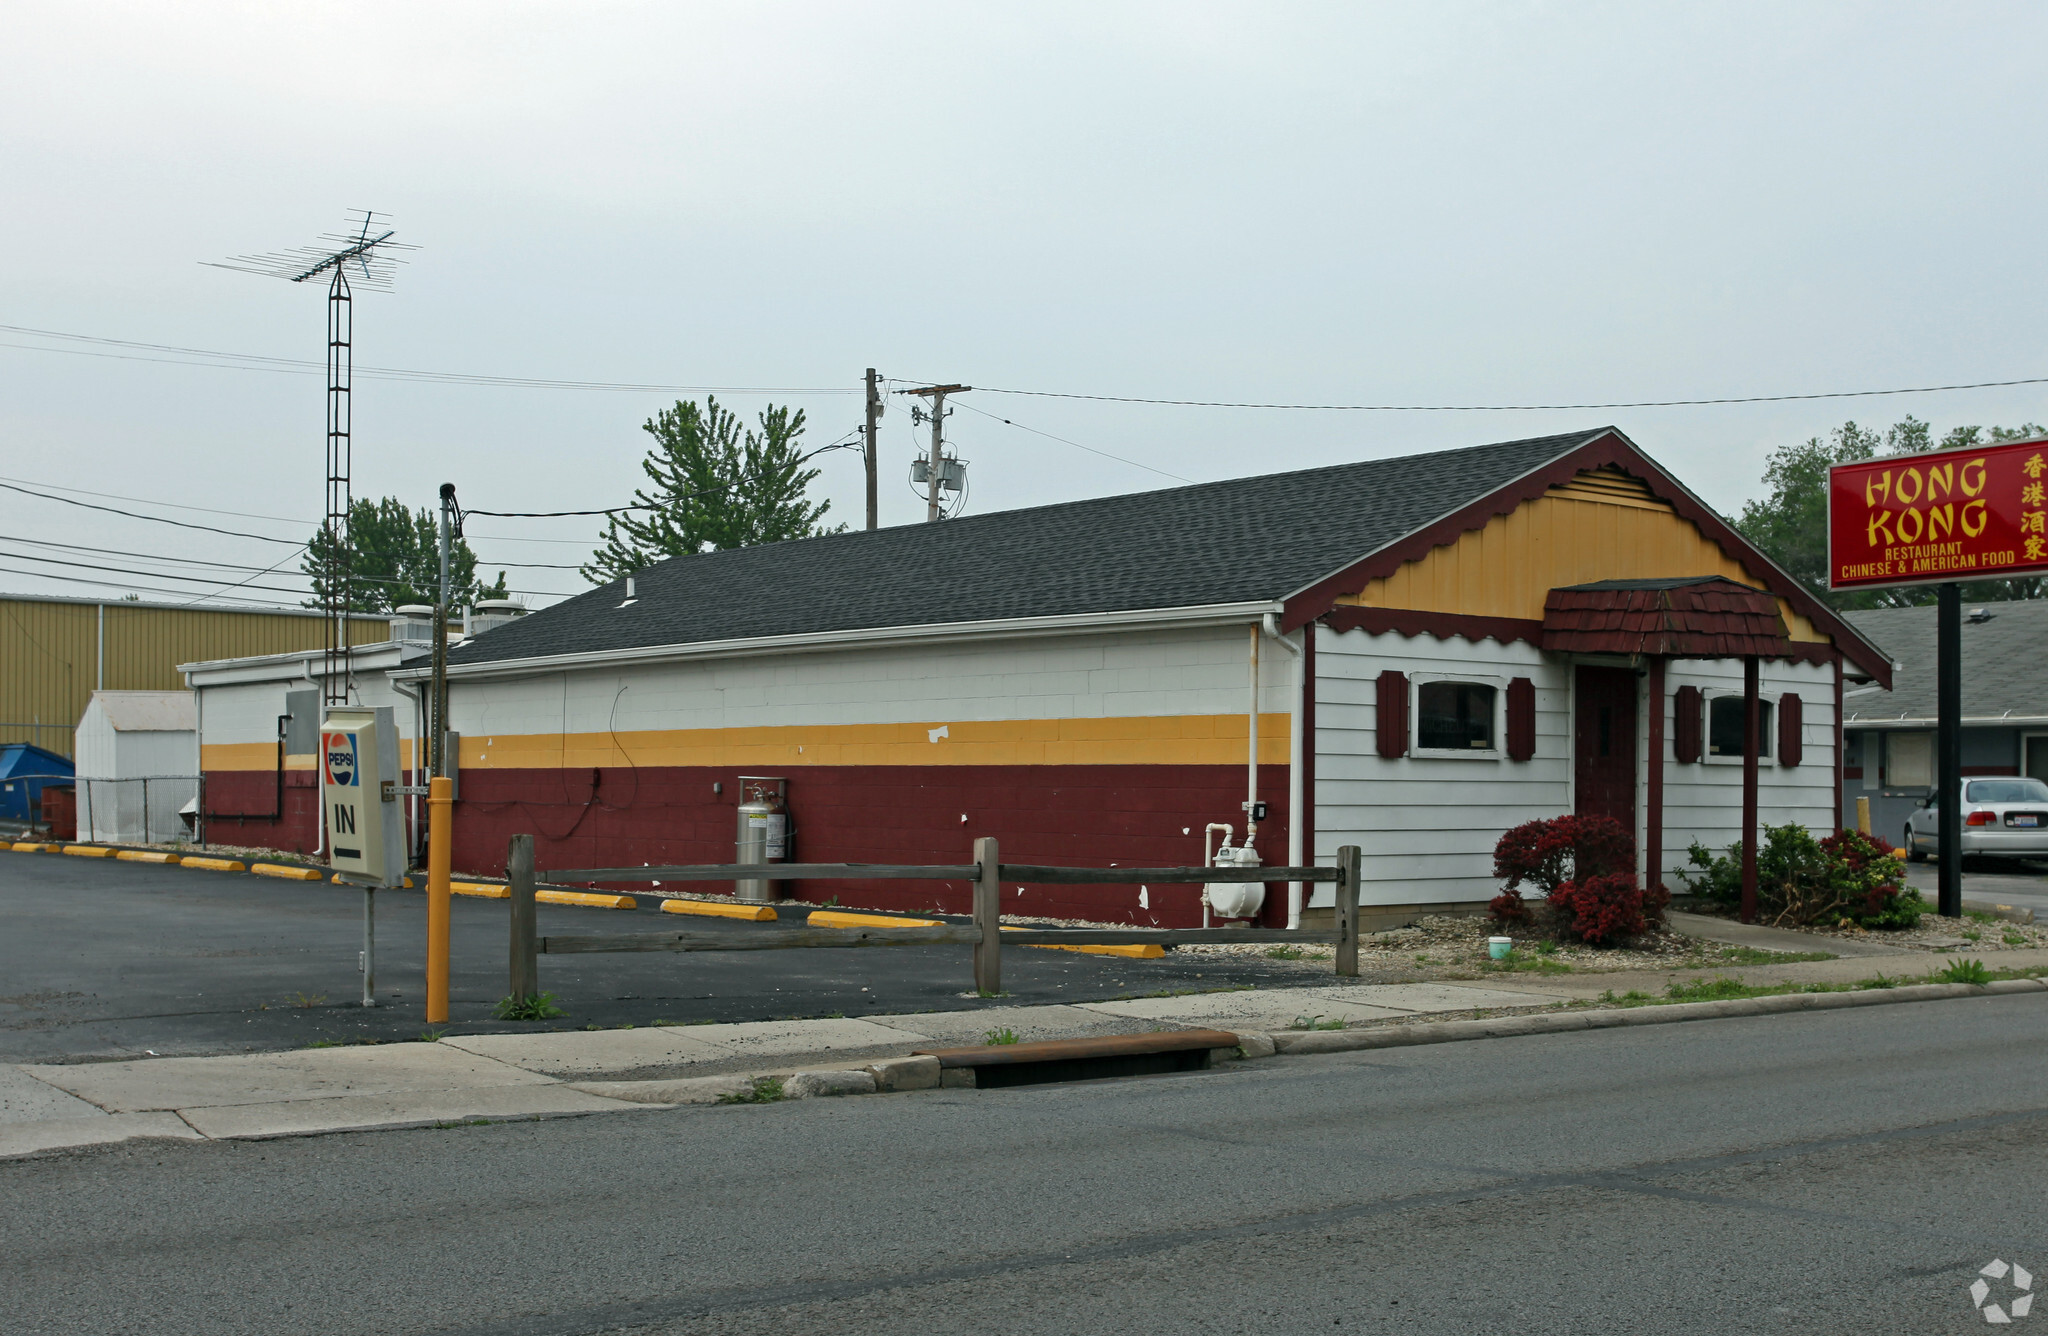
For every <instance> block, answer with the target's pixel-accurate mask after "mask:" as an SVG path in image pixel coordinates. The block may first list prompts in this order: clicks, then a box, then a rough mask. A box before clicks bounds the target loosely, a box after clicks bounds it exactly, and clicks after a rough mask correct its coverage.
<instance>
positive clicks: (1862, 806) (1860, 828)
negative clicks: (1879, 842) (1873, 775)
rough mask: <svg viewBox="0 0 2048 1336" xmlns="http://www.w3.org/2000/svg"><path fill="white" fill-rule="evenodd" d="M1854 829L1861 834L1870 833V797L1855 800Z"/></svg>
mask: <svg viewBox="0 0 2048 1336" xmlns="http://www.w3.org/2000/svg"><path fill="white" fill-rule="evenodd" d="M1856 831H1857V833H1858V834H1861V835H1868V834H1869V833H1870V799H1868V798H1858V799H1857V800H1856Z"/></svg>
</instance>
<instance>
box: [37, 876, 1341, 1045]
mask: <svg viewBox="0 0 2048 1336" xmlns="http://www.w3.org/2000/svg"><path fill="white" fill-rule="evenodd" d="M805 912H807V909H797V910H795V911H794V912H792V911H791V910H790V909H785V910H784V914H783V919H784V922H785V923H789V922H792V921H794V920H795V919H797V918H798V917H799V916H800V915H801V914H803V913H805ZM0 913H4V915H5V919H4V921H5V923H6V925H7V930H6V932H5V933H0V1062H29V1061H50V1060H54V1059H63V1058H91V1057H134V1056H138V1055H142V1054H146V1053H150V1052H155V1053H158V1054H172V1053H217V1052H240V1051H244V1050H250V1049H278V1048H298V1047H303V1046H305V1045H307V1044H311V1043H316V1042H319V1041H323V1040H326V1041H338V1042H354V1041H359V1040H378V1039H383V1040H389V1039H413V1038H416V1037H418V1035H419V1034H420V1032H421V1031H422V1030H424V1029H425V1028H426V1018H425V1010H424V997H423V989H424V971H425V938H426V897H425V895H424V894H423V893H422V892H419V891H381V892H379V893H378V894H377V979H378V988H377V1001H378V1005H377V1006H376V1007H375V1008H373V1009H365V1008H364V1007H362V1006H361V1004H360V996H361V987H362V985H361V976H360V975H359V974H358V973H357V964H356V961H357V953H358V951H359V950H360V948H361V945H362V893H361V892H360V891H359V890H356V889H355V888H353V887H344V886H335V885H331V884H329V883H327V882H289V881H275V880H270V879H268V878H261V877H254V876H248V875H240V874H234V873H221V872H207V871H200V870H196V869H186V868H179V867H160V866H155V865H150V864H139V863H116V862H112V861H108V860H102V859H85V858H72V857H67V856H64V855H60V854H15V853H8V854H0ZM507 914H508V906H507V904H506V902H505V901H502V900H480V899H470V898H466V897H463V896H457V897H455V900H454V906H453V915H452V920H453V921H452V937H451V940H452V949H451V956H452V967H451V977H450V987H449V992H450V1006H449V1015H450V1018H451V1024H450V1026H449V1027H447V1028H449V1029H450V1030H451V1031H454V1032H480V1031H502V1030H519V1029H541V1028H581V1027H583V1026H585V1025H594V1026H615V1025H625V1024H634V1025H650V1024H653V1023H655V1022H656V1021H671V1022H676V1023H683V1024H687V1023H689V1022H692V1021H697V1022H704V1021H757V1020H775V1019H780V1018H786V1017H812V1016H832V1015H842V1014H843V1015H846V1016H855V1017H857V1016H863V1015H879V1014H886V1013H892V1012H916V1011H953V1010H959V1009H962V1008H967V1007H974V1006H978V1005H983V1003H981V1002H980V1000H979V999H977V998H975V996H974V995H973V993H972V991H971V990H972V989H973V986H974V985H973V975H972V970H971V962H970V951H969V948H966V947H898V948H888V949H869V950H844V951H833V950H810V951H736V952H732V953H729V954H728V953H723V952H693V953H689V954H681V953H671V952H665V951H664V952H631V953H622V954H618V955H611V954H595V955H573V956H542V957H541V958H540V973H541V987H542V988H543V989H545V990H547V991H549V992H552V993H553V994H555V996H556V998H557V1000H558V1001H559V1003H560V1005H561V1006H562V1007H564V1008H565V1010H566V1012H567V1014H566V1015H564V1016H563V1017H561V1018H560V1019H559V1020H556V1021H554V1022H551V1023H550V1024H549V1025H545V1026H544V1025H538V1024H519V1023H506V1022H500V1021H496V1020H494V1019H492V1016H491V1011H492V1008H493V1006H494V1005H495V1004H496V1003H497V1001H498V1000H499V999H500V998H502V997H503V996H504V995H505V993H506V991H507V984H506V973H507V971H506V955H507V950H508V941H509V929H508V923H507ZM539 918H540V931H541V933H542V934H543V935H545V934H549V933H579V934H595V933H650V932H659V931H662V930H671V931H674V930H680V929H683V928H689V929H692V930H701V931H711V932H718V931H725V932H734V933H741V932H748V931H759V930H760V927H761V925H756V924H750V923H736V922H728V921H723V920H718V919H711V918H701V917H696V916H690V917H680V916H673V915H666V914H660V913H657V912H655V911H654V910H652V909H651V908H641V909H639V910H633V911H625V910H599V909H573V908H563V907H556V906H550V905H542V906H540V907H539ZM1313 981H1317V980H1316V979H1311V978H1304V975H1303V972H1302V971H1301V970H1300V969H1299V968H1298V967H1294V966H1288V965H1282V964H1279V963H1277V962H1271V961H1266V960H1263V959H1259V958H1257V957H1252V958H1245V957H1230V958H1219V957H1215V956H1208V957H1201V958H1197V957H1193V956H1187V957H1176V956H1175V955H1174V954H1172V953H1169V954H1168V955H1167V957H1166V958H1165V959H1163V960H1128V959H1123V958H1117V957H1103V956H1084V955H1078V954H1075V953H1073V952H1070V951H1048V950H1028V949H1015V950H1006V951H1005V952H1004V954H1003V984H1004V987H1005V989H1007V990H1008V994H1009V995H1008V996H1007V997H1006V998H1004V999H1002V1000H1001V1001H1000V1002H990V1003H987V1004H986V1005H991V1006H994V1005H1005V1006H1014V1005H1017V1004H1018V1003H1040V1002H1086V1001H1102V1000H1108V999H1111V998H1116V997H1120V996H1128V995H1133V994H1144V993H1150V992H1157V991H1160V990H1164V989H1172V990H1183V989H1186V990H1204V989H1213V988H1226V987H1232V986H1243V985H1247V984H1258V985H1272V984H1281V983H1297V984H1298V983H1303V982H1313Z"/></svg>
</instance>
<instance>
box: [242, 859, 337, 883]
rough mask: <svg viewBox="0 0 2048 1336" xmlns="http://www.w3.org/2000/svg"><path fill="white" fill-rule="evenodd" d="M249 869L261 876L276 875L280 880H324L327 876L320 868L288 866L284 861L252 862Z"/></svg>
mask: <svg viewBox="0 0 2048 1336" xmlns="http://www.w3.org/2000/svg"><path fill="white" fill-rule="evenodd" d="M249 870H250V871H251V872H253V873H255V874H256V875H257V876H259V877H276V878H277V879H278V880H279V881H322V880H324V879H325V877H326V874H325V873H323V872H321V871H320V870H319V869H318V868H310V867H286V866H285V865H284V864H283V863H252V864H250V866H249Z"/></svg>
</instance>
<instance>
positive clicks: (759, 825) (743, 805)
mask: <svg viewBox="0 0 2048 1336" xmlns="http://www.w3.org/2000/svg"><path fill="white" fill-rule="evenodd" d="M788 791H789V781H788V780H786V779H783V778H781V777H779V776H771V775H741V776H740V794H739V797H740V802H739V830H738V841H737V843H738V856H737V857H735V858H734V859H733V861H734V862H736V863H785V862H788V861H789V805H788V801H787V795H788ZM733 887H734V891H735V893H736V894H737V895H738V897H739V898H740V899H742V900H780V899H781V898H782V883H781V882H777V881H767V880H757V879H753V878H748V879H745V880H741V881H736V882H734V883H733Z"/></svg>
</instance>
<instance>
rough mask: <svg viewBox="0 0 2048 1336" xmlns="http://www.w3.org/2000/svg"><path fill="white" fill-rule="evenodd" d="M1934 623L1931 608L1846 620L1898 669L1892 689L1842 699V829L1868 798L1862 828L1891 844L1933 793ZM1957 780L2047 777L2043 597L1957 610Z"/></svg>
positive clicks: (2047, 655)
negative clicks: (1959, 662) (1960, 715)
mask: <svg viewBox="0 0 2048 1336" xmlns="http://www.w3.org/2000/svg"><path fill="white" fill-rule="evenodd" d="M1935 615H1936V609H1935V608H1934V607H1933V606H1932V605H1929V606H1926V607H1919V608H1881V609H1875V610H1872V611H1869V612H1849V613H1844V614H1843V616H1844V617H1846V618H1847V619H1848V621H1849V623H1850V624H1851V625H1852V626H1854V627H1855V628H1856V629H1857V630H1858V631H1860V632H1862V633H1863V634H1864V635H1865V636H1866V637H1868V638H1869V639H1870V640H1871V641H1872V642H1873V643H1875V644H1876V645H1877V646H1878V647H1879V648H1880V649H1882V650H1883V651H1884V652H1885V653H1886V654H1888V655H1890V656H1891V657H1892V659H1894V660H1895V661H1896V663H1897V667H1896V668H1895V669H1894V670H1893V674H1892V688H1891V690H1890V691H1885V690H1883V689H1881V688H1879V687H1877V686H1875V685H1871V686H1864V687H1858V688H1855V689H1852V690H1851V691H1850V692H1849V693H1848V700H1847V708H1846V710H1845V713H1844V718H1843V724H1842V727H1843V732H1844V743H1845V745H1844V748H1843V755H1842V765H1843V771H1842V774H1843V778H1844V783H1843V788H1842V799H1843V802H1842V824H1844V825H1846V826H1854V825H1855V824H1856V800H1857V799H1858V798H1868V799H1869V800H1870V828H1871V830H1872V831H1873V832H1874V833H1876V834H1879V835H1883V836H1886V837H1888V838H1891V839H1899V838H1900V837H1901V836H1903V835H1904V833H1905V829H1906V817H1907V815H1908V814H1909V813H1911V812H1912V810H1913V809H1914V808H1916V807H1918V806H1920V805H1921V804H1922V803H1923V802H1924V801H1926V798H1927V796H1928V795H1929V794H1930V793H1932V792H1933V791H1934V732H1935V725H1936V700H1935V686H1936V682H1935V642H1934V636H1935V625H1934V623H1935ZM1963 773H1964V774H1965V775H2033V776H2035V777H2036V778H2038V779H2048V599H2031V600H2025V601H2021V602H2013V603H1977V604H1970V605H1969V606H1967V607H1966V608H1965V609H1964V611H1963Z"/></svg>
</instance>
